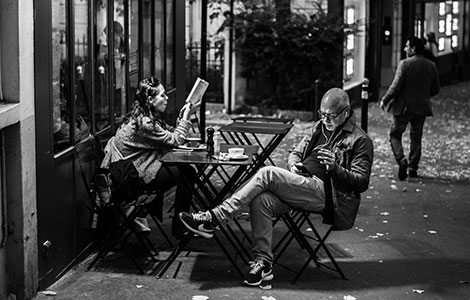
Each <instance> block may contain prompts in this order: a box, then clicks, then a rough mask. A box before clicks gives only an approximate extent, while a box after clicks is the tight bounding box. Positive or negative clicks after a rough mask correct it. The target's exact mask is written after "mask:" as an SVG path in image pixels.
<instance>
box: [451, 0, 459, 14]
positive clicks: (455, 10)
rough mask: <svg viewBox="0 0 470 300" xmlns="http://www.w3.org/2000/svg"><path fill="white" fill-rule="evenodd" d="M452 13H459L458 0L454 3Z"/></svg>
mask: <svg viewBox="0 0 470 300" xmlns="http://www.w3.org/2000/svg"><path fill="white" fill-rule="evenodd" d="M452 13H453V14H458V13H459V3H458V2H457V1H454V2H453V3H452Z"/></svg>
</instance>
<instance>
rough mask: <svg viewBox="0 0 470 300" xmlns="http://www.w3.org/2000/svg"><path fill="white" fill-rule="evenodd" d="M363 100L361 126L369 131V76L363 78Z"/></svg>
mask: <svg viewBox="0 0 470 300" xmlns="http://www.w3.org/2000/svg"><path fill="white" fill-rule="evenodd" d="M361 100H362V101H361V102H362V110H361V127H362V129H363V130H364V131H365V132H367V114H368V109H369V79H367V78H364V79H363V80H362V92H361Z"/></svg>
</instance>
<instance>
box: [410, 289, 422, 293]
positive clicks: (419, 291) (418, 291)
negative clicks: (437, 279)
mask: <svg viewBox="0 0 470 300" xmlns="http://www.w3.org/2000/svg"><path fill="white" fill-rule="evenodd" d="M413 293H417V294H422V293H424V290H416V289H413Z"/></svg>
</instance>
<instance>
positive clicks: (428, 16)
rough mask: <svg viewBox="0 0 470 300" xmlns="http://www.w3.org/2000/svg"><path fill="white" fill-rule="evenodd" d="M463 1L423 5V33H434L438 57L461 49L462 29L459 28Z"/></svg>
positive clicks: (436, 2)
mask: <svg viewBox="0 0 470 300" xmlns="http://www.w3.org/2000/svg"><path fill="white" fill-rule="evenodd" d="M462 3H463V1H461V0H459V1H434V2H427V3H426V4H425V13H424V17H425V22H424V31H425V32H426V33H427V32H435V33H436V38H437V42H438V48H439V55H445V54H449V53H452V52H454V51H459V50H460V49H461V44H462V39H463V29H462V28H461V24H462V20H463V19H462V18H463V14H462V13H461V7H462Z"/></svg>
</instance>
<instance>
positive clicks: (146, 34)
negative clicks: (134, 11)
mask: <svg viewBox="0 0 470 300" xmlns="http://www.w3.org/2000/svg"><path fill="white" fill-rule="evenodd" d="M152 2H153V1H150V0H143V1H142V20H143V21H142V23H143V28H142V38H143V40H142V55H143V65H142V72H143V75H144V78H147V77H149V76H150V75H152Z"/></svg>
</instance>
